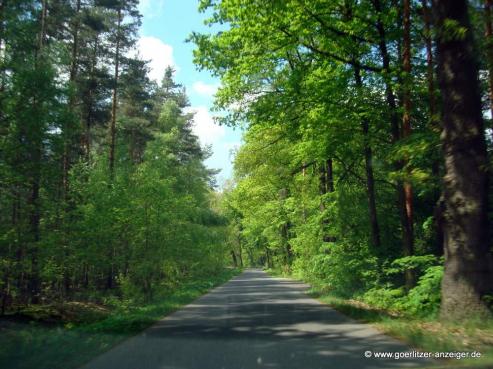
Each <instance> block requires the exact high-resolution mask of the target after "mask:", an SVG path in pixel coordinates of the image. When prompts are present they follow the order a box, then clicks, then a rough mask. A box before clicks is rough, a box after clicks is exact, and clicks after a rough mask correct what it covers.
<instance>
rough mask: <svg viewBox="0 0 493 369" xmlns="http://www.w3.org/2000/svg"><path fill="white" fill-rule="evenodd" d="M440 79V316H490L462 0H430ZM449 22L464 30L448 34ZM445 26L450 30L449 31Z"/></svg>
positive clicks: (475, 87) (483, 196)
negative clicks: (442, 171)
mask: <svg viewBox="0 0 493 369" xmlns="http://www.w3.org/2000/svg"><path fill="white" fill-rule="evenodd" d="M433 11H434V16H435V25H436V28H437V33H436V35H437V36H436V45H437V52H438V79H439V86H440V90H441V95H442V103H443V131H442V135H441V137H442V143H443V155H444V158H445V171H446V172H445V177H444V206H445V211H444V218H445V220H444V222H445V225H444V229H445V244H444V247H445V273H444V277H443V281H442V304H441V311H440V314H441V317H442V318H443V319H454V320H455V319H466V318H471V317H475V316H478V315H491V313H490V311H489V310H488V307H487V305H486V302H485V301H484V300H483V297H484V296H485V295H486V294H490V293H492V292H493V265H492V264H493V263H492V255H491V250H490V246H491V239H490V235H489V229H488V218H487V207H488V170H487V167H488V162H487V156H486V155H487V154H486V143H485V136H484V122H483V117H482V110H481V96H480V87H479V79H478V65H477V61H476V59H475V49H474V40H473V34H472V33H473V32H472V27H471V24H470V21H469V14H468V4H467V1H466V0H456V1H453V2H452V1H448V0H433ZM445 22H447V27H450V24H456V27H460V28H461V29H465V30H466V32H465V35H464V36H463V37H451V35H452V34H453V33H451V32H450V29H448V30H447V29H446V27H444V23H445ZM447 31H448V32H447Z"/></svg>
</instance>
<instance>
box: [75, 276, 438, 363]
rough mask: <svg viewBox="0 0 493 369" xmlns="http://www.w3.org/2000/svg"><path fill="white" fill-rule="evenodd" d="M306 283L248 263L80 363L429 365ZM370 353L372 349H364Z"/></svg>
mask: <svg viewBox="0 0 493 369" xmlns="http://www.w3.org/2000/svg"><path fill="white" fill-rule="evenodd" d="M307 289H308V286H307V285H305V284H302V283H300V282H297V281H294V280H290V279H284V278H273V277H271V276H269V275H268V274H266V273H265V272H263V271H261V270H258V269H247V270H246V271H245V272H243V273H242V274H241V275H239V276H237V277H235V278H233V279H231V280H230V281H229V282H227V283H226V284H223V285H222V286H220V287H217V288H215V289H214V290H212V291H211V292H209V293H208V294H206V295H204V296H202V297H201V298H199V299H198V300H196V301H194V302H193V303H192V304H190V305H187V306H185V307H184V308H182V309H181V310H178V311H177V312H175V313H173V314H171V315H169V316H168V317H166V318H164V319H163V320H161V321H159V322H158V323H156V324H155V325H153V326H152V327H150V328H148V329H147V330H145V331H144V332H142V333H141V334H139V335H137V336H135V337H133V338H131V339H129V340H127V341H125V342H123V343H121V344H120V345H118V346H116V347H115V348H113V349H112V350H110V351H108V352H107V353H105V354H103V355H101V356H99V357H97V358H96V359H94V360H93V361H92V362H90V363H89V364H87V365H85V366H83V369H255V368H269V369H277V368H278V369H315V368H319V369H329V368H333V369H359V368H364V369H370V368H372V369H373V368H374V369H377V368H378V369H382V368H424V367H428V366H430V365H431V362H429V361H425V360H424V359H414V360H413V359H400V360H396V359H393V358H386V359H383V358H375V357H370V358H366V357H365V352H367V351H371V352H372V353H374V352H406V351H409V350H411V349H410V348H409V347H407V346H405V345H403V344H402V343H400V342H398V341H397V340H395V339H392V338H390V337H388V336H385V335H383V334H381V333H379V332H378V331H377V330H375V329H374V328H372V327H370V326H369V325H367V324H362V323H358V322H356V321H354V320H352V319H350V318H348V317H346V316H344V315H342V314H340V313H338V312H337V311H335V310H333V309H332V308H330V307H328V306H327V305H324V304H322V303H320V302H319V301H317V300H315V299H313V298H310V297H308V296H307V295H306V294H305V292H306V290H307ZM367 355H368V354H367Z"/></svg>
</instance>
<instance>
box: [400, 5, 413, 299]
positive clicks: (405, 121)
mask: <svg viewBox="0 0 493 369" xmlns="http://www.w3.org/2000/svg"><path fill="white" fill-rule="evenodd" d="M403 10H404V11H403V26H404V27H403V28H404V32H403V50H402V69H403V71H404V83H403V86H404V91H403V94H402V97H403V102H402V104H403V108H404V109H403V110H404V113H403V115H402V138H404V139H405V138H408V137H409V136H411V79H412V75H411V1H410V0H403ZM405 161H406V163H408V162H409V158H406V159H405ZM406 172H407V175H408V176H409V175H410V170H409V168H407V169H406ZM403 189H404V205H405V208H406V223H407V224H406V225H407V227H408V228H409V233H410V235H411V238H410V239H411V242H404V250H403V253H404V256H411V255H413V254H414V242H413V234H414V230H413V218H414V214H413V213H414V208H413V187H412V185H411V183H410V182H409V180H408V179H406V180H405V181H404V184H403ZM405 279H406V288H407V289H408V290H410V289H411V288H412V287H413V286H414V284H415V275H414V272H413V270H410V269H408V270H406V272H405Z"/></svg>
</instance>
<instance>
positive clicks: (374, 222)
mask: <svg viewBox="0 0 493 369" xmlns="http://www.w3.org/2000/svg"><path fill="white" fill-rule="evenodd" d="M354 79H355V81H356V87H357V88H358V89H361V88H362V87H363V80H362V78H361V73H360V70H359V69H358V68H354ZM361 129H362V131H363V153H364V156H365V172H366V197H367V199H368V215H369V220H370V232H371V245H372V247H373V249H374V250H379V249H380V246H381V241H380V226H379V224H378V215H377V202H376V196H375V178H374V174H373V151H372V149H371V145H370V137H369V132H370V124H369V122H368V119H366V118H363V119H362V120H361Z"/></svg>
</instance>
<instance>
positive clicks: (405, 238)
mask: <svg viewBox="0 0 493 369" xmlns="http://www.w3.org/2000/svg"><path fill="white" fill-rule="evenodd" d="M372 3H373V6H374V8H375V11H376V12H377V14H378V17H377V21H376V24H375V28H376V30H377V33H378V37H379V44H378V48H379V51H380V55H381V57H382V65H383V78H384V81H385V95H386V100H387V104H388V105H389V110H390V132H391V135H392V141H393V143H397V142H398V141H399V140H400V139H401V134H400V124H399V117H398V114H397V102H396V98H395V93H394V89H393V87H392V81H391V79H390V76H391V72H392V70H391V67H390V55H389V51H388V48H387V36H386V31H385V27H384V24H383V21H382V5H381V3H380V0H372ZM395 167H396V170H401V169H402V163H399V162H397V163H395ZM396 187H397V206H398V209H399V215H400V223H401V228H402V248H403V250H413V248H414V247H413V244H414V238H413V232H412V224H411V220H410V219H409V218H408V212H407V209H406V192H405V189H404V184H403V182H402V181H401V180H399V181H397V185H396ZM404 253H407V251H405V252H404Z"/></svg>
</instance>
